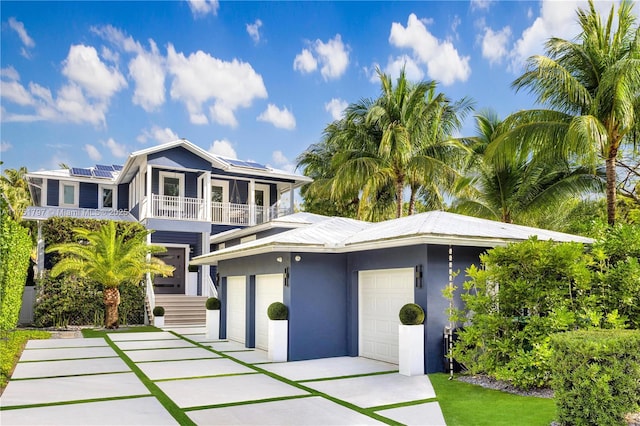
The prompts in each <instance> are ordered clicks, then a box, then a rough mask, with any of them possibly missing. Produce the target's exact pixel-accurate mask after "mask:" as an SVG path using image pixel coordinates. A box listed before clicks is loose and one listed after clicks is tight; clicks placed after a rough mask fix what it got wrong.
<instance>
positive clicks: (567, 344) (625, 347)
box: [551, 330, 640, 425]
mask: <svg viewBox="0 0 640 426" xmlns="http://www.w3.org/2000/svg"><path fill="white" fill-rule="evenodd" d="M551 348H552V358H551V365H552V377H553V378H552V386H553V389H554V391H555V401H556V406H557V409H558V420H559V422H560V423H561V424H563V425H596V424H598V425H613V424H623V418H624V415H625V414H626V413H632V412H637V411H639V410H640V350H639V348H640V330H588V331H587V330H581V331H574V332H568V333H562V334H557V335H555V336H553V337H552V338H551Z"/></svg>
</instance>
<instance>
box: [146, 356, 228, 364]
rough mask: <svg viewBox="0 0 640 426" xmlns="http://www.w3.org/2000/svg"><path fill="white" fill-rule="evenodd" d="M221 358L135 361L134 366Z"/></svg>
mask: <svg viewBox="0 0 640 426" xmlns="http://www.w3.org/2000/svg"><path fill="white" fill-rule="evenodd" d="M221 358H222V357H213V358H212V357H208V358H180V359H154V360H151V361H137V362H136V364H153V363H154V362H179V361H204V360H209V359H221Z"/></svg>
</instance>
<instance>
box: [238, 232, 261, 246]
mask: <svg viewBox="0 0 640 426" xmlns="http://www.w3.org/2000/svg"><path fill="white" fill-rule="evenodd" d="M256 239H257V237H256V234H253V235H247V236H246V237H242V238H240V244H244V243H248V242H249V241H255V240H256Z"/></svg>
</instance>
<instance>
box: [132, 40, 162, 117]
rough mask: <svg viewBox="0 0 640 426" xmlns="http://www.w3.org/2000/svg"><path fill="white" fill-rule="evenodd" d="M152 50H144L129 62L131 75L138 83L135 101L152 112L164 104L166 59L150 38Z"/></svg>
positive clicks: (134, 94) (134, 96) (134, 95)
mask: <svg viewBox="0 0 640 426" xmlns="http://www.w3.org/2000/svg"><path fill="white" fill-rule="evenodd" d="M149 43H150V44H151V51H150V52H142V53H140V54H139V55H138V56H136V57H135V58H133V59H132V60H131V61H130V62H129V75H130V76H131V77H132V78H133V80H134V81H135V83H136V88H135V91H134V93H133V99H132V101H133V103H134V104H136V105H140V106H141V107H142V108H143V109H144V110H145V111H147V112H151V111H154V110H156V109H158V108H159V107H160V106H162V104H164V100H165V98H164V92H165V90H164V77H165V70H164V64H163V63H164V59H163V58H162V56H161V55H160V54H159V52H158V47H157V46H156V44H155V43H154V41H153V40H150V41H149Z"/></svg>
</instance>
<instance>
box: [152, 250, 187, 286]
mask: <svg viewBox="0 0 640 426" xmlns="http://www.w3.org/2000/svg"><path fill="white" fill-rule="evenodd" d="M155 256H156V257H157V258H158V259H160V260H162V261H164V263H166V264H167V265H171V266H173V267H174V268H176V269H175V271H173V276H172V277H161V276H155V277H154V278H153V288H154V291H155V293H156V294H185V291H184V290H185V289H184V285H185V275H184V256H185V249H184V247H168V248H167V251H166V252H164V253H158V254H156V255H155Z"/></svg>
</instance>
